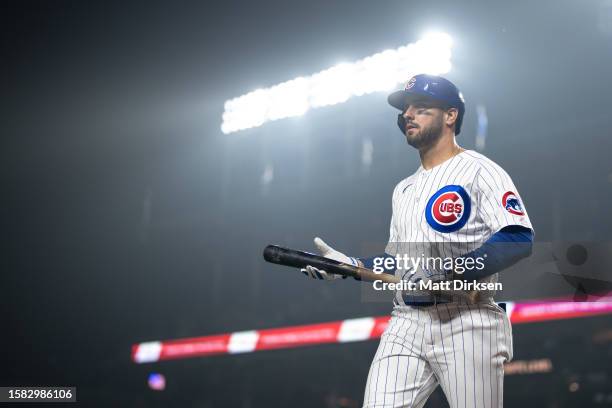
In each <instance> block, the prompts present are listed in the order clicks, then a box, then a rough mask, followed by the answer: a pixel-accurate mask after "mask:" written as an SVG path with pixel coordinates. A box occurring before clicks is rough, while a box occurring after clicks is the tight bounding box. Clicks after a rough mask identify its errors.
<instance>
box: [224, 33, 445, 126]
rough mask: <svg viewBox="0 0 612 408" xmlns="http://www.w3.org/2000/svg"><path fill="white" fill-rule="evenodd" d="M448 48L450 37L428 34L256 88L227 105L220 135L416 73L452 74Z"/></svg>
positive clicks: (390, 85) (387, 87)
mask: <svg viewBox="0 0 612 408" xmlns="http://www.w3.org/2000/svg"><path fill="white" fill-rule="evenodd" d="M451 46H452V39H451V37H450V36H449V35H448V34H445V33H430V34H426V35H424V36H423V37H422V38H421V39H420V40H419V41H417V42H414V43H411V44H408V45H406V46H403V47H400V48H397V49H394V50H385V51H382V52H379V53H377V54H374V55H371V56H369V57H366V58H363V59H361V60H359V61H356V62H353V63H342V64H339V65H335V66H333V67H331V68H328V69H326V70H323V71H320V72H317V73H316V74H313V75H310V76H307V77H298V78H295V79H292V80H290V81H287V82H283V83H280V84H278V85H275V86H272V87H270V88H264V89H257V90H255V91H252V92H249V93H247V94H245V95H242V96H239V97H237V98H234V99H230V100H228V101H226V102H225V109H224V112H223V122H222V124H221V131H222V132H223V133H225V134H228V133H232V132H237V131H239V130H244V129H249V128H254V127H258V126H261V125H263V124H264V123H266V122H269V121H273V120H278V119H283V118H290V117H295V116H301V115H303V114H304V113H306V112H308V110H309V109H313V108H320V107H324V106H330V105H336V104H339V103H342V102H346V101H347V100H348V99H349V98H351V97H353V96H361V95H366V94H369V93H373V92H381V91H389V90H391V89H393V88H394V87H395V86H396V85H397V84H398V83H401V82H404V81H406V80H407V79H408V78H409V77H410V76H411V75H414V74H419V73H427V74H433V75H440V74H445V73H447V72H448V71H450V69H451Z"/></svg>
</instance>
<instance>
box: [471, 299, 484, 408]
mask: <svg viewBox="0 0 612 408" xmlns="http://www.w3.org/2000/svg"><path fill="white" fill-rule="evenodd" d="M478 316H480V361H482V362H483V363H484V361H485V358H484V332H485V331H484V321H483V320H482V311H481V310H480V308H478ZM480 369H481V370H480V375H481V377H482V406H483V407H484V406H485V393H484V389H485V376H484V372H483V371H482V370H484V364H482V365H481V367H480ZM474 401H476V400H474Z"/></svg>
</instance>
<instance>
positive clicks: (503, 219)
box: [476, 164, 533, 235]
mask: <svg viewBox="0 0 612 408" xmlns="http://www.w3.org/2000/svg"><path fill="white" fill-rule="evenodd" d="M476 183H477V185H478V193H479V196H478V217H479V218H480V221H481V222H482V223H483V224H484V225H485V226H486V227H487V228H488V229H489V230H490V235H493V234H495V233H496V232H498V231H500V230H501V229H502V228H505V227H508V226H512V225H519V226H522V227H525V228H529V229H530V230H532V231H533V226H532V225H531V221H530V220H529V215H527V210H526V209H525V205H524V203H523V200H522V199H521V196H520V195H519V193H518V190H517V188H516V186H515V185H514V182H513V181H512V179H511V178H510V176H509V175H508V173H506V172H505V171H504V170H503V169H502V168H501V167H499V166H497V165H494V164H486V165H483V166H482V167H481V168H480V170H479V172H478V176H477V180H476Z"/></svg>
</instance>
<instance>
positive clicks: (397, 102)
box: [387, 89, 442, 112]
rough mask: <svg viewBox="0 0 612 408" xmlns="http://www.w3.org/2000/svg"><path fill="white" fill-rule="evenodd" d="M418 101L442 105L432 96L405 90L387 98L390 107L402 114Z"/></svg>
mask: <svg viewBox="0 0 612 408" xmlns="http://www.w3.org/2000/svg"><path fill="white" fill-rule="evenodd" d="M416 101H423V102H424V101H427V102H433V103H435V104H440V105H442V104H441V103H440V101H439V100H437V99H435V98H433V97H431V96H430V95H423V94H421V93H417V92H411V91H408V90H405V89H402V90H400V91H395V92H393V93H392V94H390V95H389V96H388V97H387V102H389V105H391V106H393V107H394V108H395V109H398V110H400V111H402V112H403V111H404V110H406V108H407V107H408V105H410V103H413V102H416Z"/></svg>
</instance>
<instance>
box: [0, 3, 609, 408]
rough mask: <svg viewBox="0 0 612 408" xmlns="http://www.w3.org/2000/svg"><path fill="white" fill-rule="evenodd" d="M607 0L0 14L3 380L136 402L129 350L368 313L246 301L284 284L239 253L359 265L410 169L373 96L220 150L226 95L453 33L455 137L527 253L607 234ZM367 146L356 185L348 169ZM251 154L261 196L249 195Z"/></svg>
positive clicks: (276, 299) (343, 303)
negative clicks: (515, 192)
mask: <svg viewBox="0 0 612 408" xmlns="http://www.w3.org/2000/svg"><path fill="white" fill-rule="evenodd" d="M605 4H606V3H605V2H600V1H593V2H579V1H569V0H563V1H538V2H530V1H519V2H501V1H480V2H457V1H449V2H441V1H433V2H409V1H402V2H400V1H383V2H372V1H350V2H349V1H305V2H295V1H263V2H246V1H245V2H219V3H216V4H215V3H212V2H189V1H186V2H165V3H164V2H99V3H94V2H85V1H40V2H31V1H13V2H3V3H2V6H1V10H0V19H1V21H0V26H1V30H2V45H3V47H2V48H3V51H4V52H3V57H2V68H3V69H2V71H3V75H2V84H3V86H2V95H3V98H2V105H1V106H2V112H3V115H2V116H3V118H2V128H3V130H2V149H1V151H2V153H3V158H2V162H1V167H0V172H1V174H0V178H1V179H2V185H3V194H2V201H3V205H2V219H3V230H4V234H3V235H4V236H5V242H4V244H3V247H4V248H5V250H4V251H3V257H2V265H3V277H4V279H3V284H2V287H3V294H2V304H3V308H4V309H3V310H5V316H6V317H5V320H4V333H5V336H4V339H3V342H4V343H5V345H4V346H3V347H2V349H3V356H4V358H5V359H6V360H5V362H4V364H3V367H8V370H6V369H5V370H2V374H1V381H0V382H1V383H2V384H23V385H25V384H42V383H48V384H76V385H77V386H79V387H81V388H82V389H84V390H85V392H86V393H89V394H88V395H92V396H98V397H99V398H100V399H102V400H104V399H107V400H109V401H111V400H112V398H114V397H113V396H112V395H113V394H112V392H111V391H109V390H115V391H116V392H118V393H121V392H123V393H124V398H127V396H128V395H136V394H138V393H139V392H141V391H143V390H144V386H143V384H142V382H143V378H144V376H145V374H146V372H147V370H148V368H141V367H137V368H134V366H133V365H132V364H131V363H130V362H129V350H130V345H131V344H133V343H135V342H138V341H145V340H153V339H165V338H175V337H181V336H196V335H203V334H212V333H217V332H226V331H233V330H239V329H240V330H242V329H251V328H258V327H274V326H278V325H283V324H299V323H304V322H315V321H324V320H331V319H336V318H346V317H352V316H355V315H358V316H362V315H367V314H369V313H385V312H388V309H389V308H390V307H389V306H387V305H382V306H380V305H369V306H364V307H363V308H362V309H357V310H356V309H355V308H356V307H357V308H359V307H360V304H359V299H358V297H357V296H356V295H355V290H354V287H352V288H351V287H343V288H339V289H338V290H337V291H336V290H334V291H331V290H330V289H329V288H322V287H321V286H318V287H316V286H313V285H311V283H312V282H305V281H302V280H300V281H299V282H300V283H299V284H296V283H295V282H296V279H297V277H296V276H294V275H291V274H284V275H282V277H281V278H279V282H278V283H277V285H278V286H274V287H269V286H266V283H269V280H268V279H266V277H268V275H269V274H270V273H276V274H279V275H278V276H281V275H280V272H278V271H277V270H275V271H272V272H267V270H266V268H267V267H266V266H265V265H264V264H263V261H261V260H260V255H259V253H260V252H259V251H260V250H261V248H263V246H265V245H266V244H268V243H271V242H278V243H282V244H286V245H288V246H289V244H291V246H296V247H303V248H311V244H310V240H311V239H312V237H313V236H314V235H319V234H320V235H321V236H323V237H328V238H329V240H330V242H332V243H336V244H338V246H339V247H340V248H344V249H345V250H346V251H350V250H352V251H357V252H358V251H359V250H360V248H362V247H363V244H364V242H383V241H384V240H385V239H387V236H386V234H387V231H388V218H389V216H390V192H391V190H392V188H393V186H394V184H395V183H396V182H397V181H399V180H400V179H401V178H403V177H405V176H406V175H408V174H410V173H411V172H412V171H413V170H414V168H416V165H417V157H416V154H414V153H413V152H411V151H410V150H409V148H408V147H406V146H404V144H403V142H402V141H401V140H400V138H399V134H398V133H397V130H396V129H395V124H394V120H395V112H393V110H392V109H390V108H389V107H388V106H387V105H386V103H385V101H384V95H371V96H365V97H362V98H357V99H356V100H352V101H350V102H349V103H347V104H345V105H341V106H337V107H331V108H326V109H321V110H319V111H316V112H309V113H308V114H307V115H305V116H304V117H303V118H300V119H296V120H286V121H279V122H278V123H274V124H271V125H269V126H264V127H262V128H259V129H253V130H248V131H245V132H243V134H238V135H230V136H226V135H223V134H221V132H220V128H219V126H220V121H221V114H222V111H223V103H224V101H225V100H226V99H230V98H232V97H235V96H238V95H241V94H244V93H246V92H248V91H250V90H252V89H255V88H257V87H261V86H270V85H274V84H276V83H279V82H282V81H285V80H289V79H291V78H294V77H296V76H298V75H308V74H311V73H314V72H317V71H320V70H322V69H325V68H327V67H329V66H331V65H333V64H335V63H337V62H338V61H341V60H348V61H352V60H356V59H359V58H363V57H365V56H367V55H370V54H372V53H375V52H378V51H380V50H383V49H386V48H395V47H398V46H401V45H404V44H406V43H409V42H412V41H414V40H415V39H417V38H418V37H419V36H420V35H421V33H422V32H423V31H425V30H426V29H428V28H438V29H441V30H444V31H447V32H448V33H450V34H451V35H452V36H453V37H454V38H455V47H454V50H453V53H454V55H453V64H454V68H453V70H452V72H451V73H450V78H451V79H452V80H454V81H456V82H457V83H458V84H459V86H460V87H461V89H462V91H463V93H464V95H465V96H466V98H467V101H468V110H467V115H468V116H467V119H466V124H465V125H464V126H465V128H464V129H465V130H464V132H462V135H461V138H462V139H460V140H459V142H460V143H463V144H464V145H465V146H466V147H468V148H473V146H474V136H473V135H474V133H475V126H476V125H475V114H474V111H475V106H476V104H477V103H480V104H484V105H486V106H487V109H488V112H489V125H490V128H489V138H490V140H489V141H488V145H487V150H485V151H484V153H485V154H486V155H489V156H490V157H491V158H493V159H494V160H496V161H498V162H499V163H500V164H502V166H503V167H505V168H506V169H507V170H508V171H509V173H510V174H512V176H513V178H514V180H515V182H516V184H517V185H518V186H519V188H520V190H521V193H522V195H523V197H524V199H525V201H526V203H527V206H528V208H529V211H530V216H531V218H532V220H533V221H534V225H535V226H536V231H537V234H538V238H539V239H542V240H550V239H553V238H561V237H562V238H564V239H574V238H576V239H603V240H609V239H610V237H609V231H610V229H611V227H612V217H610V215H609V212H608V211H605V209H606V208H608V207H609V204H608V203H609V202H610V200H611V199H612V193H611V186H612V185H611V181H610V180H612V165H611V163H612V161H611V160H610V159H609V152H610V151H612V135H611V134H610V126H609V108H610V102H609V95H611V94H612V92H611V91H612V85H611V83H610V80H609V73H610V72H612V48H611V47H610V41H611V40H612V17H611V16H612V12H610V8H606V7H604V5H605ZM347 123H350V127H349V128H350V129H352V133H347V131H346V129H347ZM365 136H368V137H371V138H372V140H373V143H374V147H375V156H374V163H373V168H372V171H371V173H369V174H367V175H363V174H360V173H359V172H354V171H352V170H351V165H350V163H352V162H354V160H355V158H358V157H359V154H360V152H359V149H358V148H355V147H350V146H351V145H352V143H351V141H353V140H359V139H360V138H362V137H365ZM351 138H353V139H351ZM338 157H340V159H338ZM389 158H391V159H389ZM267 162H273V163H274V166H275V182H274V183H273V184H272V185H271V188H270V191H268V192H266V193H263V192H262V191H261V189H260V186H259V177H260V174H261V172H262V171H263V170H262V169H263V167H264V165H265V164H266V163H267ZM347 183H349V184H350V185H353V186H357V188H350V189H346V188H345V187H344V186H346V185H347ZM337 192H342V194H341V195H339V194H337ZM147 202H148V203H149V205H151V208H152V210H151V216H150V218H147V217H146V216H145V215H143V212H144V210H143V208H144V207H145V206H146V204H145V203H147ZM555 203H558V204H559V206H558V207H556V208H559V210H558V211H560V212H559V213H558V216H557V218H555V215H554V211H555V210H554V209H553V208H555ZM559 219H560V220H561V221H559ZM555 220H556V221H555ZM236 258H239V259H242V260H243V263H240V264H238V265H237V264H236V263H235V259H236ZM268 269H269V268H268ZM253 270H254V271H255V272H252V271H253ZM264 271H266V272H264ZM289 275H291V276H289ZM237 282H238V283H246V285H247V288H248V289H246V290H236V289H235V288H234V287H232V284H233V283H237ZM285 284H286V285H287V286H290V288H289V289H287V288H286V287H285V286H283V285H285ZM291 285H293V286H291ZM280 288H283V289H280ZM334 289H336V288H334ZM305 293H307V294H308V296H305V295H304V294H305ZM308 299H314V300H313V301H312V302H314V305H313V304H312V303H311V301H309V300H308ZM281 306H282V307H281ZM331 306H333V308H332V307H331ZM306 308H308V311H307V312H306V311H305V309H306ZM173 367H176V366H173ZM190 367H191V368H193V367H194V366H190ZM198 368H201V367H199V366H198ZM205 384H208V385H204V386H203V387H204V388H206V387H207V386H210V383H205ZM86 395H87V394H86Z"/></svg>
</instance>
